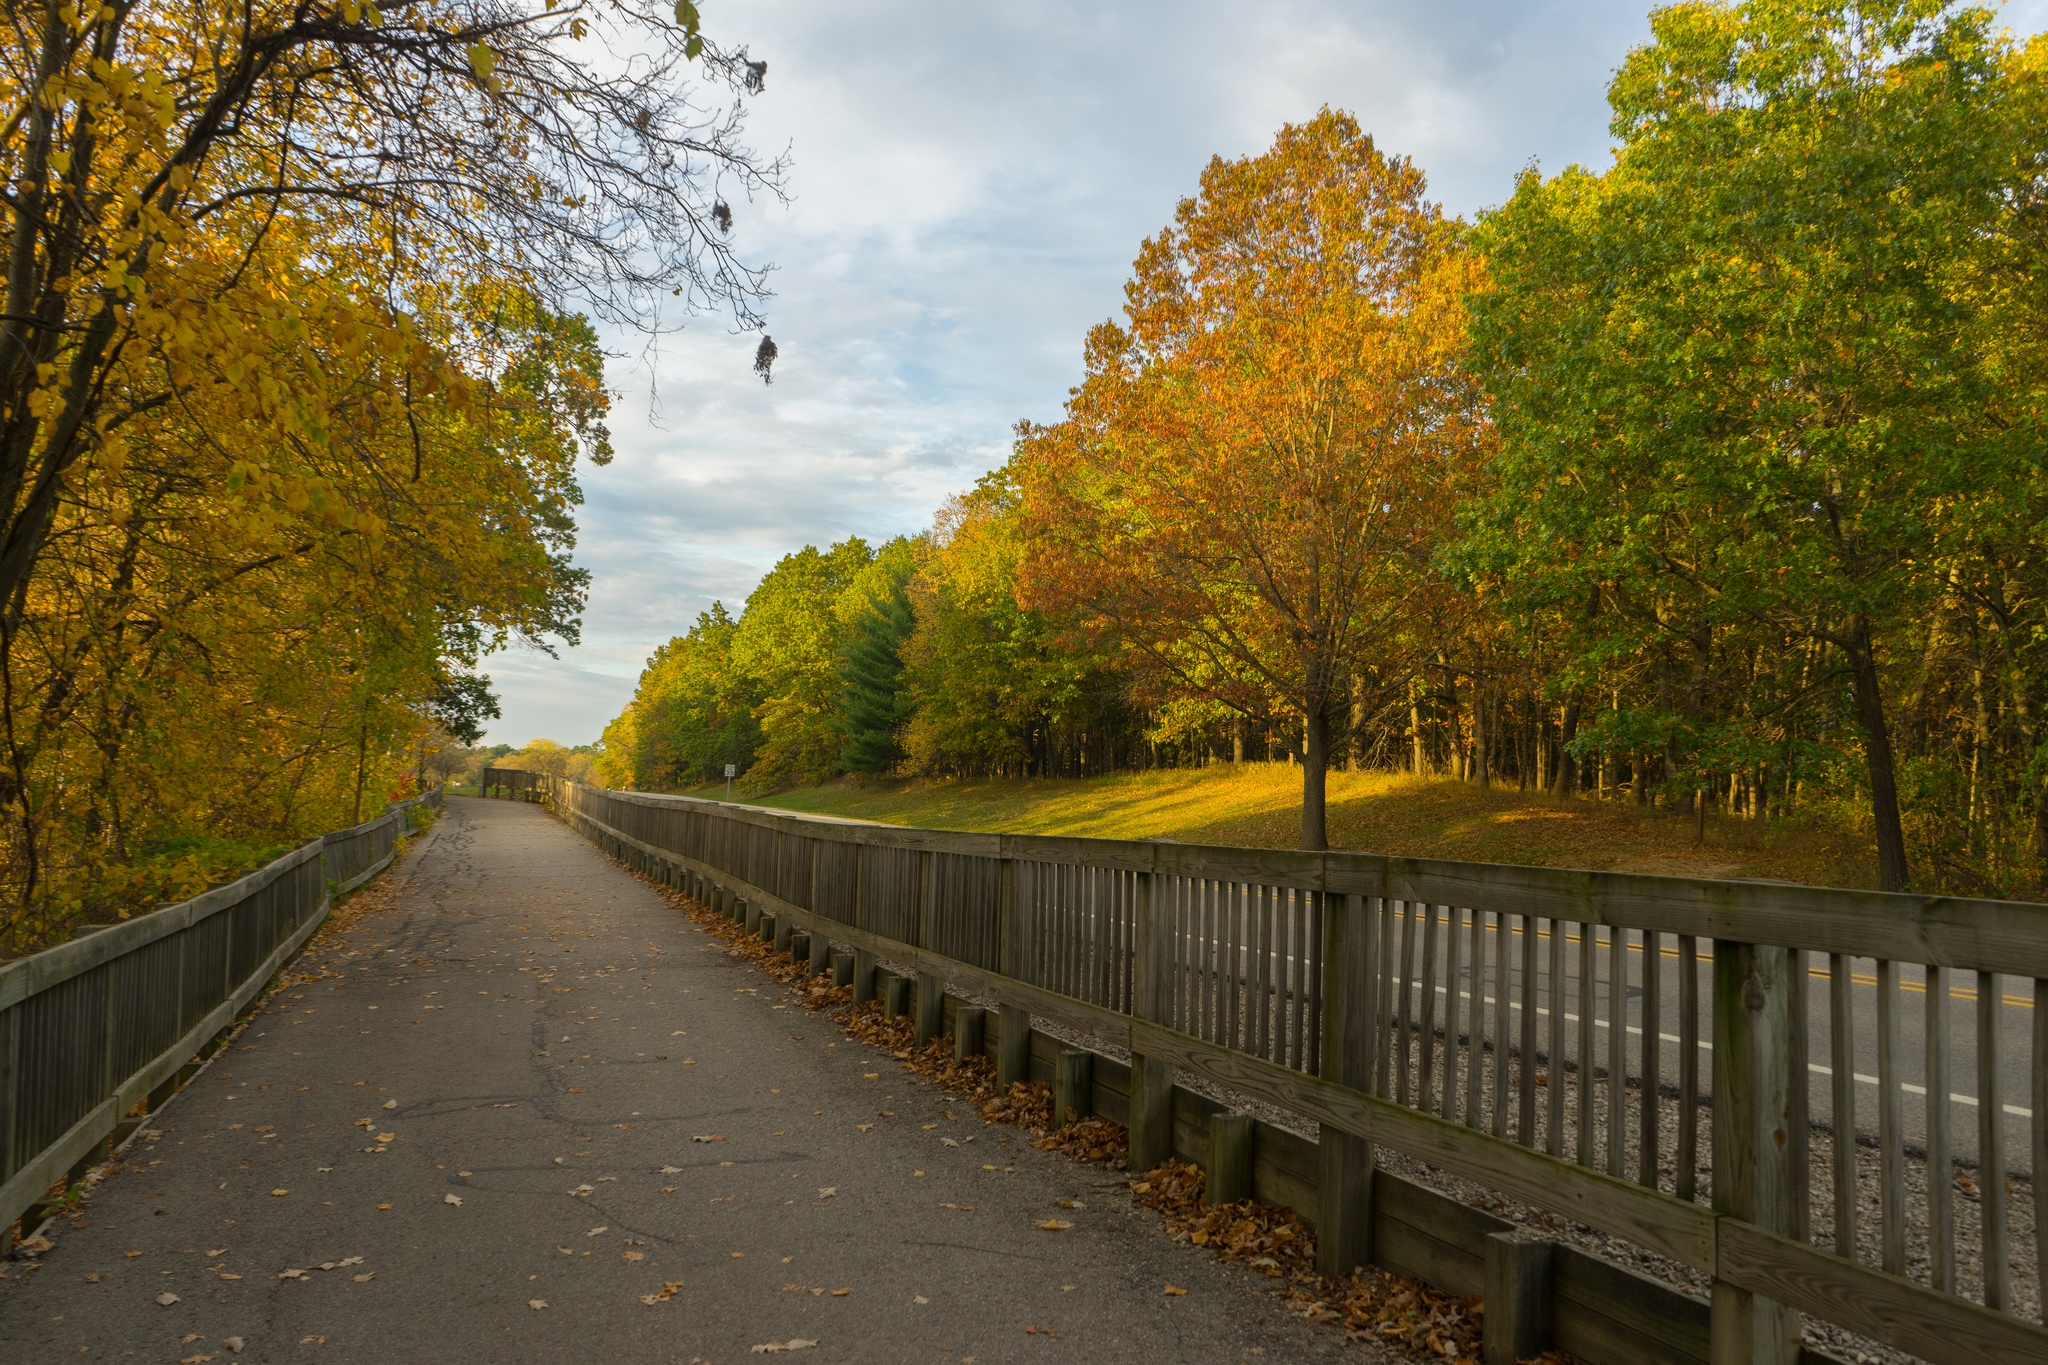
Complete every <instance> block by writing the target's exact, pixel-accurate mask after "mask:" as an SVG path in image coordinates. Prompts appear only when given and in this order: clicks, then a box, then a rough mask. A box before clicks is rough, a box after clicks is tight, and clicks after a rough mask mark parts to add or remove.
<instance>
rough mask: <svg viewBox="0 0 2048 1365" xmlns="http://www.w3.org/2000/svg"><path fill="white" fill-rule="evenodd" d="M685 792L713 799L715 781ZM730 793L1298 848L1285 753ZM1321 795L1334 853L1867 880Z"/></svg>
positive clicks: (1683, 821)
mask: <svg viewBox="0 0 2048 1365" xmlns="http://www.w3.org/2000/svg"><path fill="white" fill-rule="evenodd" d="M692 794H693V795H699V796H708V797H713V798H716V799H723V797H724V795H725V786H724V784H723V783H719V784H717V785H716V786H711V787H705V788H702V789H700V790H698V791H697V792H694V793H692ZM735 799H739V800H744V801H747V802H748V803H750V804H753V805H761V806H772V807H777V808H780V809H784V810H795V811H807V812H811V813H814V814H820V815H835V816H839V817H842V818H846V819H855V820H873V821H876V822H878V823H882V824H894V825H912V826H920V827H923V828H927V829H957V830H982V831H987V832H992V833H1013V834H1068V835H1083V836H1088V837H1092V838H1101V839H1176V840H1179V841H1180V842H1182V843H1202V844H1234V845H1239V846H1243V847H1251V848H1294V847H1297V846H1298V845H1299V842H1300V834H1301V770H1300V769H1299V768H1296V767H1294V766H1292V765H1291V764H1285V763H1245V764H1234V765H1233V764H1224V765H1218V766H1215V767H1210V768H1188V769H1175V770H1168V771H1163V772H1149V773H1117V774H1114V775H1112V776H1109V777H1097V778H1083V779H1029V780H1021V781H1020V780H1008V779H988V780H957V781H918V780H907V781H906V780H888V781H875V780H872V779H870V780H867V781H860V782H856V781H855V780H854V779H851V778H842V779H840V780H838V781H835V782H832V783H829V784H827V785H825V786H822V787H812V788H807V789H804V790H800V791H790V792H782V793H778V794H776V795H772V796H765V797H736V798H735ZM1328 801H1329V831H1330V842H1331V845H1332V846H1333V847H1337V848H1346V849H1357V850H1364V851H1370V852H1374V853H1391V854H1399V855H1403V856H1408V857H1426V858H1448V859H1455V860H1459V861H1466V862H1492V863H1520V864H1524V865H1528V866H1535V867H1581V868H1591V869H1595V870H1605V871H1621V872H1651V873H1659V874H1664V875H1669V876H1693V877H1774V878H1782V879H1784V880H1787V881H1797V882H1805V883H1809V884H1814V885H1834V886H1868V885H1871V884H1873V883H1872V879H1871V873H1870V869H1871V866H1872V864H1873V862H1874V856H1873V854H1872V851H1871V847H1870V842H1869V840H1868V839H1867V838H1866V837H1862V836H1858V835H1856V834H1853V833H1849V832H1845V831H1842V830H1837V829H1829V828H1825V827H1820V826H1814V825H1803V824H1788V823H1786V822H1781V821H1772V822H1768V823H1767V822H1763V821H1753V820H1738V819H1722V818H1720V817H1717V816H1710V817H1709V818H1708V821H1707V830H1706V838H1705V840H1704V842H1701V841H1699V840H1698V839H1697V837H1696V831H1695V827H1694V824H1693V821H1692V820H1691V819H1690V818H1687V817H1680V816H1674V815H1669V814H1664V813H1662V812H1658V811H1654V810H1649V809H1646V808H1642V807H1637V806H1633V805H1628V804H1625V803H1617V802H1599V801H1591V800H1563V801H1560V800H1552V799H1551V798H1549V797H1547V796H1542V795H1539V794H1535V793H1521V792H1517V791H1516V790H1515V789H1514V788H1513V787H1505V788H1502V787H1492V788H1480V787H1473V786H1468V785H1466V784H1465V783H1462V782H1456V781H1452V780H1450V779H1444V778H1416V777H1411V776H1408V775H1407V774H1403V773H1377V772H1366V773H1331V774H1330V784H1329V796H1328Z"/></svg>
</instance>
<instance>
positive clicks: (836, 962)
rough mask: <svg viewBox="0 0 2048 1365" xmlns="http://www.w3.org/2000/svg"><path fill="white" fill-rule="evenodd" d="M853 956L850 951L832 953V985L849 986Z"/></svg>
mask: <svg viewBox="0 0 2048 1365" xmlns="http://www.w3.org/2000/svg"><path fill="white" fill-rule="evenodd" d="M854 956H855V955H854V954H852V953H834V954H832V984H833V985H834V986H851V985H852V984H853V959H854Z"/></svg>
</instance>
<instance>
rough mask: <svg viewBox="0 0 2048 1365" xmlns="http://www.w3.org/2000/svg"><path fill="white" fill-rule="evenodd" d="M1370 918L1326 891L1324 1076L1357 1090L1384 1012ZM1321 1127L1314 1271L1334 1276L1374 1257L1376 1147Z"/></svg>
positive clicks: (1368, 1078) (1354, 902) (1360, 903)
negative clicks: (1377, 994) (1376, 994)
mask: <svg viewBox="0 0 2048 1365" xmlns="http://www.w3.org/2000/svg"><path fill="white" fill-rule="evenodd" d="M1373 918H1374V917H1373V916H1372V915H1371V914H1370V913H1369V911H1368V909H1367V907H1366V901H1365V897H1363V896H1341V897H1340V896H1332V895H1329V894H1328V893H1327V892H1326V893H1324V896H1323V963H1324V967H1323V970H1324V972H1325V973H1327V975H1326V977H1325V984H1324V990H1323V1055H1322V1061H1323V1078H1324V1079H1325V1080H1332V1081H1336V1082H1337V1083H1338V1084H1340V1085H1348V1086H1351V1087H1352V1088H1353V1089H1357V1090H1370V1089H1371V1088H1372V1059H1373V1051H1374V1045H1373V1039H1374V1037H1375V1036H1377V1030H1376V1028H1375V1021H1376V1020H1377V1019H1378V1018H1379V1015H1380V1010H1379V1005H1378V1002H1377V1001H1376V1000H1375V999H1374V998H1373V996H1374V992H1375V991H1376V989H1377V987H1378V981H1379V971H1378V965H1379V964H1378V963H1377V962H1375V961H1374V958H1375V956H1376V954H1375V953H1374V949H1375V947H1376V946H1377V945H1378V935H1376V934H1375V933H1373V928H1374V925H1373ZM1474 1000H1475V1002H1476V1000H1477V996H1476V995H1475V996H1474ZM1474 1008H1475V1009H1476V1008H1478V1006H1477V1004H1476V1003H1475V1004H1474ZM1452 1041H1453V1045H1455V1042H1456V1040H1455V1039H1454V1040H1452ZM1448 1083H1449V1082H1448V1080H1447V1081H1446V1084H1448ZM1320 1132H1321V1137H1320V1139H1319V1141H1318V1143H1317V1153H1316V1155H1317V1157H1318V1159H1319V1164H1320V1166H1321V1182H1320V1187H1319V1189H1318V1190H1317V1215H1318V1216H1317V1221H1316V1272H1317V1273H1318V1274H1321V1275H1327V1276H1329V1277H1331V1278H1332V1279H1334V1278H1336V1277H1338V1276H1340V1275H1348V1274H1350V1273H1351V1272H1352V1271H1354V1270H1356V1269H1358V1268H1359V1267H1360V1266H1364V1265H1370V1264H1371V1263H1372V1259H1373V1226H1372V1220H1373V1206H1372V1195H1373V1189H1372V1182H1373V1150H1372V1144H1371V1143H1370V1142H1368V1141H1366V1140H1365V1139H1364V1138H1362V1137H1359V1136H1358V1135H1357V1134H1354V1133H1346V1132H1342V1131H1340V1130H1339V1129H1337V1128H1334V1127H1332V1126H1331V1125H1329V1124H1327V1123H1325V1124H1322V1125H1320Z"/></svg>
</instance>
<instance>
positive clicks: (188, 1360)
mask: <svg viewBox="0 0 2048 1365" xmlns="http://www.w3.org/2000/svg"><path fill="white" fill-rule="evenodd" d="M212 1359H213V1357H212V1356H185V1357H182V1358H181V1359H180V1360H179V1361H178V1365H201V1363H202V1362H204V1361H208V1360H212Z"/></svg>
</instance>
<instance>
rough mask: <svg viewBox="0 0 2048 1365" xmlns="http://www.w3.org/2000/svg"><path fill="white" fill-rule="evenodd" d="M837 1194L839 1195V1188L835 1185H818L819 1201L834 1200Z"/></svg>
mask: <svg viewBox="0 0 2048 1365" xmlns="http://www.w3.org/2000/svg"><path fill="white" fill-rule="evenodd" d="M838 1193H839V1187H838V1186H837V1185H820V1186H818V1198H820V1199H831V1198H834V1197H836V1196H837V1195H838Z"/></svg>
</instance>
